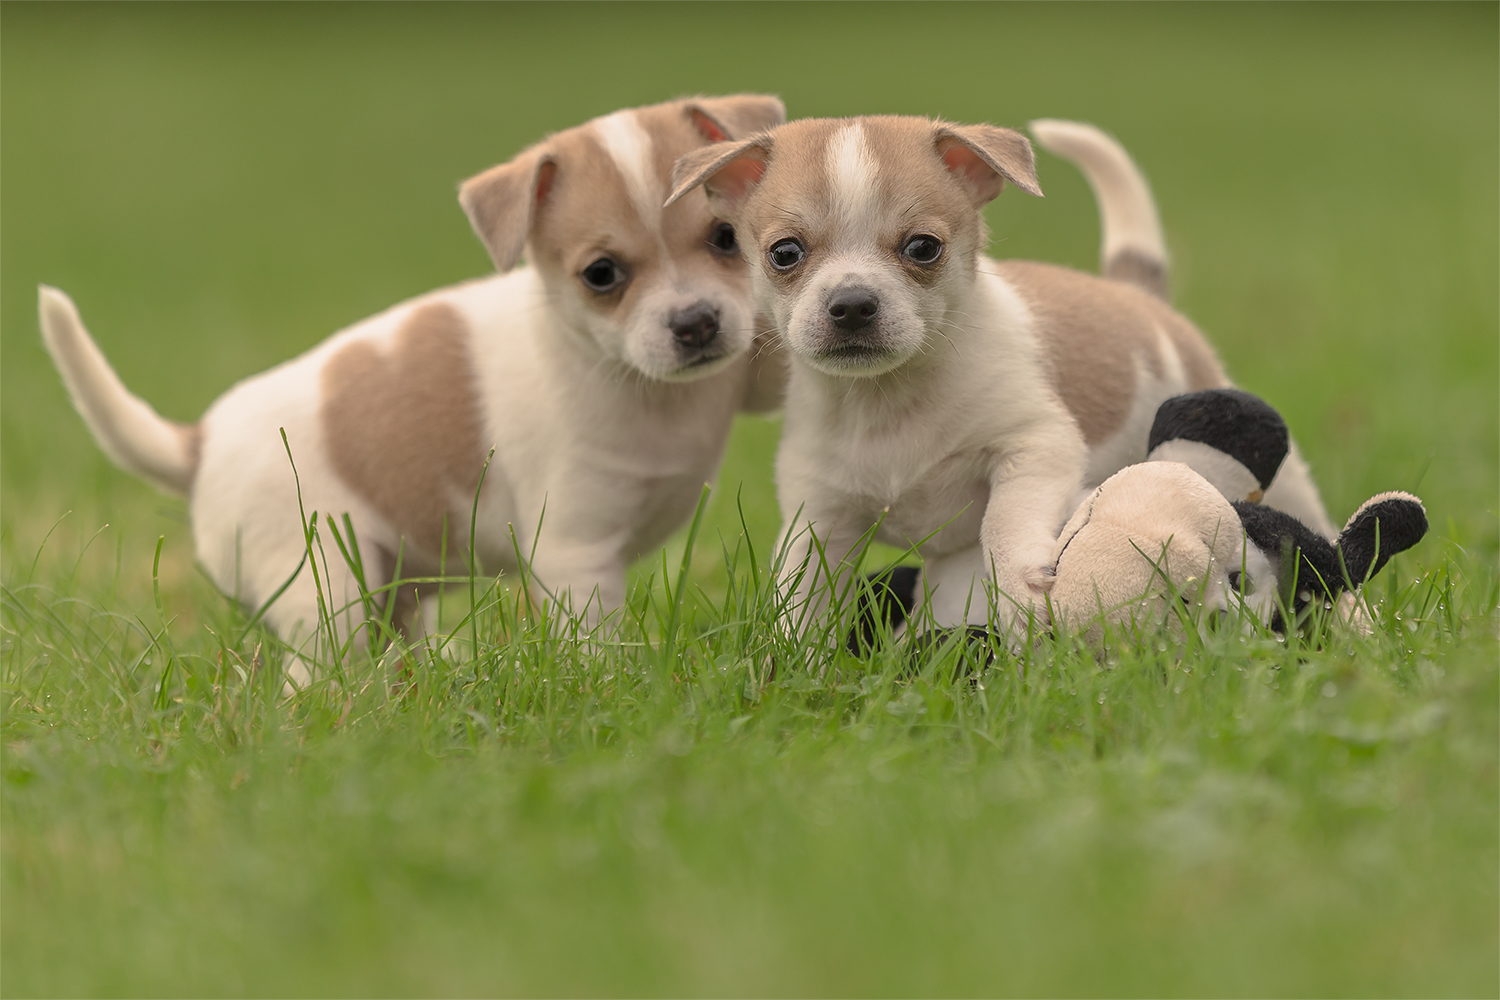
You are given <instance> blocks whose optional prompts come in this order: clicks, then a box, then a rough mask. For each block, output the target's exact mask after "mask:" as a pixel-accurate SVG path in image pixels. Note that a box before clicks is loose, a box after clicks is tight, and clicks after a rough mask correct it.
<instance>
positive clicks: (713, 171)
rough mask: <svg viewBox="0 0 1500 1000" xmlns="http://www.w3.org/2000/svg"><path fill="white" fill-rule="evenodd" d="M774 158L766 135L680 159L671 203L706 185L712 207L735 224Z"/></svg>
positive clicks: (673, 182)
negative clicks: (740, 208)
mask: <svg viewBox="0 0 1500 1000" xmlns="http://www.w3.org/2000/svg"><path fill="white" fill-rule="evenodd" d="M770 155H771V137H770V136H769V135H765V134H763V135H757V136H754V137H753V138H750V139H743V140H741V141H740V142H719V143H715V144H714V145H712V146H704V147H703V148H702V149H695V150H693V151H692V152H691V153H688V154H686V155H684V156H680V157H678V158H677V164H676V166H674V167H673V168H672V196H671V197H670V198H668V199H667V204H668V205H670V204H672V203H673V202H674V201H676V200H677V199H678V198H681V197H682V196H683V195H685V194H687V193H688V192H689V191H691V190H692V189H693V188H695V187H697V186H698V185H699V184H702V185H703V190H704V192H705V193H707V195H708V204H709V206H710V207H711V208H712V209H713V210H714V211H715V212H716V213H717V214H719V215H721V216H723V217H724V218H726V219H729V220H731V221H733V219H734V217H735V213H736V210H737V209H738V208H739V206H740V204H741V202H743V201H744V199H745V195H747V194H749V193H750V191H751V190H752V189H753V188H754V187H755V185H757V184H759V183H760V179H761V177H762V176H763V175H764V174H765V172H766V160H767V159H768V158H769V157H770ZM663 207H665V206H663Z"/></svg>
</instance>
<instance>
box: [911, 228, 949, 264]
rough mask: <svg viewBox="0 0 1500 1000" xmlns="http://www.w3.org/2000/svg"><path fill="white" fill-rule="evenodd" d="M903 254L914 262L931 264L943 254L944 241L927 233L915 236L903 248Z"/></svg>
mask: <svg viewBox="0 0 1500 1000" xmlns="http://www.w3.org/2000/svg"><path fill="white" fill-rule="evenodd" d="M901 255H902V256H903V257H905V258H906V259H907V260H909V261H911V262H912V263H914V264H931V263H932V262H933V261H935V260H937V259H938V258H939V257H941V256H942V255H943V241H942V240H940V239H938V238H937V237H936V236H928V235H927V234H926V233H923V234H921V235H919V236H913V237H912V238H911V239H909V240H907V241H906V246H904V247H902V248H901Z"/></svg>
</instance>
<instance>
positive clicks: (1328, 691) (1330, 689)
mask: <svg viewBox="0 0 1500 1000" xmlns="http://www.w3.org/2000/svg"><path fill="white" fill-rule="evenodd" d="M1318 693H1319V694H1321V695H1322V696H1323V697H1325V698H1332V697H1334V696H1335V695H1337V694H1338V693H1339V686H1338V685H1337V684H1335V683H1333V681H1328V682H1327V683H1325V684H1324V685H1323V686H1322V687H1321V688H1320V689H1319V691H1318Z"/></svg>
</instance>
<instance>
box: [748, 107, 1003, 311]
mask: <svg viewBox="0 0 1500 1000" xmlns="http://www.w3.org/2000/svg"><path fill="white" fill-rule="evenodd" d="M855 126H857V127H858V129H859V140H860V143H859V144H860V147H861V152H862V156H861V157H860V160H862V161H865V160H867V161H868V163H869V164H870V165H872V166H873V170H871V171H869V177H868V183H869V186H870V189H871V190H870V192H869V197H868V198H865V199H862V200H861V203H863V204H868V205H874V206H877V207H878V210H879V211H878V213H876V217H877V219H878V222H877V224H878V227H879V228H880V232H879V236H878V239H879V242H880V243H881V248H882V249H883V250H886V251H889V252H891V253H892V254H894V253H895V252H896V251H897V250H898V249H899V246H900V245H901V243H902V242H903V237H905V236H909V235H914V234H916V233H918V232H932V233H933V234H934V235H937V236H939V237H941V238H942V239H943V241H944V242H945V243H949V244H956V245H957V247H958V248H960V249H962V250H964V251H966V252H972V251H975V250H977V249H978V247H979V246H980V244H981V243H982V241H983V233H984V229H983V221H982V219H981V218H980V216H979V214H978V212H977V211H976V210H975V208H974V206H973V204H972V203H971V202H970V200H969V198H968V196H967V194H966V193H965V191H964V189H963V187H962V185H961V184H960V183H959V182H958V181H957V180H956V179H955V178H954V177H953V175H952V174H951V173H950V172H949V171H948V169H947V168H946V167H945V166H944V164H943V161H942V158H941V156H940V155H939V154H938V149H937V135H938V129H939V127H940V123H938V122H936V121H933V120H931V119H927V118H913V117H898V116H886V115H878V116H870V117H864V118H853V119H850V118H805V119H801V120H798V121H794V122H789V123H787V124H786V125H783V126H781V127H780V128H777V129H775V130H773V131H772V132H771V133H770V147H769V155H768V158H767V165H766V170H765V174H764V176H763V177H762V179H761V181H760V183H759V184H758V185H757V186H756V187H755V189H754V190H753V191H752V192H750V194H748V195H747V196H746V198H745V200H744V203H743V205H742V206H741V207H740V209H739V211H738V216H739V218H737V219H736V220H735V221H736V224H737V225H738V226H739V228H740V229H741V243H742V244H743V245H746V246H747V247H749V246H751V245H752V244H753V246H754V252H756V253H762V252H764V251H765V249H766V248H767V247H768V246H769V245H770V244H771V243H772V242H774V241H775V240H778V239H781V238H783V237H787V236H795V237H797V238H799V239H801V240H802V241H803V242H804V244H805V245H806V246H807V248H808V252H809V254H810V255H813V256H814V257H815V256H816V254H817V253H818V252H819V250H820V249H821V247H820V244H822V243H823V242H825V241H827V240H833V239H837V238H838V237H839V236H840V234H841V233H842V232H843V231H844V230H845V229H846V228H847V227H848V226H849V225H850V224H854V228H855V229H858V230H865V229H866V228H867V227H865V226H864V225H863V223H865V222H866V221H868V220H860V219H852V220H846V219H840V218H839V217H838V215H837V212H836V208H837V206H839V205H841V204H845V203H847V202H849V199H848V198H847V197H841V185H843V184H844V183H845V182H846V181H847V180H848V178H845V177H841V176H837V175H836V174H837V168H838V166H839V164H840V163H842V162H844V161H846V160H848V159H849V157H841V156H839V155H837V154H838V152H839V144H840V143H841V142H844V141H846V140H849V139H850V132H849V130H850V129H851V128H852V127H855ZM862 182H863V181H862ZM799 273H800V272H799ZM932 273H935V271H932V272H929V273H925V274H924V275H923V278H924V280H927V279H930V278H931V274H932ZM771 276H772V278H773V279H776V280H778V281H782V282H785V281H789V280H793V279H792V278H788V277H786V276H784V275H782V274H780V273H773V274H772V275H771Z"/></svg>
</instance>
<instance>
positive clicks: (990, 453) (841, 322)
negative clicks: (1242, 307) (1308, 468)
mask: <svg viewBox="0 0 1500 1000" xmlns="http://www.w3.org/2000/svg"><path fill="white" fill-rule="evenodd" d="M1094 134H1095V135H1096V136H1097V137H1098V138H1099V139H1101V140H1103V142H1105V143H1107V144H1109V145H1110V146H1112V147H1113V149H1114V150H1115V151H1116V154H1117V155H1114V156H1113V160H1112V161H1111V165H1112V166H1113V167H1114V168H1116V169H1117V170H1120V171H1124V173H1125V174H1126V175H1128V176H1130V177H1134V178H1135V179H1136V180H1137V181H1138V184H1137V185H1136V186H1135V188H1130V187H1129V185H1126V186H1125V188H1124V189H1123V193H1120V191H1117V187H1118V186H1112V185H1109V184H1106V185H1104V186H1103V187H1102V188H1100V185H1098V184H1096V188H1100V193H1101V195H1102V196H1104V199H1105V201H1106V204H1105V206H1104V207H1105V217H1106V220H1109V219H1111V218H1112V217H1115V218H1118V217H1121V215H1122V212H1123V214H1124V215H1125V216H1127V217H1129V216H1130V212H1129V211H1126V210H1127V209H1131V208H1133V209H1135V210H1136V213H1135V215H1136V216H1137V217H1139V216H1140V214H1141V212H1140V210H1141V206H1140V205H1134V206H1130V205H1111V204H1109V198H1110V197H1114V196H1116V195H1117V194H1118V197H1119V198H1126V199H1127V200H1128V198H1130V197H1134V198H1136V199H1137V200H1138V199H1139V198H1142V197H1144V198H1145V199H1146V205H1145V207H1144V212H1145V215H1146V217H1149V220H1150V221H1151V223H1152V224H1153V225H1154V222H1155V209H1154V206H1152V205H1151V204H1150V202H1149V194H1146V193H1145V192H1146V190H1147V189H1146V187H1145V184H1144V181H1142V180H1140V179H1139V175H1138V173H1136V172H1135V168H1134V166H1133V165H1132V164H1130V162H1129V159H1128V158H1127V157H1125V155H1124V153H1123V151H1120V150H1119V149H1118V147H1117V146H1113V144H1112V143H1110V142H1109V140H1107V139H1105V138H1104V137H1103V136H1102V135H1100V134H1098V133H1097V132H1095V133H1094ZM1106 159H1109V157H1106ZM1086 169H1087V167H1086ZM1092 176H1093V175H1092V174H1091V177H1092ZM675 178H676V186H675V190H674V193H673V197H674V198H677V197H682V196H684V195H685V194H686V193H687V192H689V191H691V190H692V189H693V188H695V187H696V186H698V185H700V184H701V185H703V186H704V188H705V189H706V191H707V192H708V198H709V204H710V206H712V208H713V210H714V211H715V212H716V213H717V214H718V215H719V216H720V217H722V218H725V219H727V220H729V221H730V222H732V223H734V225H735V228H736V232H737V233H738V234H739V239H740V243H741V246H742V247H743V248H744V251H745V253H746V255H747V256H748V257H749V258H750V260H751V263H752V267H753V268H754V270H753V283H754V288H755V293H756V298H757V301H758V303H759V305H760V307H761V309H762V311H763V312H765V313H766V314H767V315H768V316H770V317H771V318H772V319H773V321H774V323H775V325H776V327H777V329H778V330H779V331H780V332H781V335H782V338H783V341H784V343H785V344H786V346H787V347H788V348H790V354H791V358H792V360H793V366H792V374H791V382H790V385H789V387H788V395H787V403H786V420H785V427H784V431H783V437H782V444H781V451H780V454H779V456H778V459H777V474H778V479H779V491H780V502H781V508H782V514H783V518H784V523H785V535H784V539H785V542H786V545H787V554H788V558H787V560H786V564H785V569H784V572H786V573H787V574H790V575H792V576H793V577H795V578H796V579H797V581H798V586H799V588H800V591H801V593H803V594H804V595H806V594H807V593H808V592H809V590H810V589H811V588H812V586H813V584H814V581H813V579H812V577H813V573H812V572H808V573H803V566H804V565H805V560H806V558H807V556H808V554H809V552H810V551H812V549H811V547H812V545H813V536H814V535H816V541H817V544H818V545H819V546H820V547H821V548H822V550H823V552H824V553H825V554H826V557H827V561H828V565H829V566H830V567H837V573H839V574H843V573H847V572H848V570H849V567H848V566H847V565H846V564H844V562H843V561H844V560H845V557H846V556H847V555H848V554H849V553H850V552H851V550H852V548H853V546H854V545H855V544H856V543H857V541H858V539H859V538H860V537H861V535H863V534H864V533H865V532H867V531H868V530H869V529H870V528H871V527H872V526H874V525H876V524H877V523H878V524H879V526H880V527H879V531H878V533H877V536H876V537H877V538H878V539H879V540H881V541H884V542H888V543H890V544H894V545H898V546H902V547H907V546H918V545H919V546H920V549H921V552H922V557H923V581H922V584H921V586H923V587H925V589H926V590H927V591H929V592H930V593H931V595H932V611H933V615H934V618H935V619H936V621H937V623H938V624H941V625H956V624H959V623H961V622H964V621H969V622H972V623H975V624H981V623H984V622H986V621H987V619H988V616H989V603H990V602H989V600H988V599H987V596H986V595H985V594H984V593H983V591H982V590H980V589H979V588H977V587H976V586H975V584H976V581H978V580H980V579H984V578H989V577H991V574H993V576H992V579H993V585H994V587H995V588H996V589H997V590H998V591H999V596H998V598H997V606H998V607H999V608H1000V609H1001V610H1002V614H1003V615H1004V616H1005V617H1006V618H1007V619H1009V621H1008V622H1005V623H1001V624H1015V623H1018V622H1019V621H1020V619H1021V617H1022V616H1021V614H1019V613H1018V612H1020V611H1024V610H1025V609H1028V608H1032V607H1034V606H1036V604H1037V603H1038V601H1039V599H1040V598H1041V596H1042V595H1043V594H1044V593H1045V592H1046V591H1047V589H1048V588H1049V587H1050V585H1051V580H1052V575H1051V573H1052V570H1051V566H1050V557H1051V550H1052V548H1053V545H1054V541H1055V539H1056V537H1057V533H1058V530H1059V529H1060V528H1061V526H1062V524H1063V521H1064V520H1065V519H1066V517H1067V515H1068V513H1069V512H1070V511H1072V510H1073V508H1074V506H1075V505H1076V503H1077V502H1078V500H1079V499H1081V496H1082V495H1083V493H1084V492H1085V491H1087V490H1090V489H1092V488H1093V487H1095V486H1097V485H1098V484H1099V483H1100V482H1102V481H1103V480H1104V479H1105V478H1107V477H1108V476H1109V475H1110V474H1112V473H1114V472H1115V471H1117V470H1119V469H1120V468H1123V467H1124V466H1126V465H1129V464H1131V463H1133V462H1137V461H1141V460H1143V459H1144V458H1145V457H1146V445H1147V437H1148V433H1149V428H1150V423H1151V419H1152V415H1153V414H1154V413H1155V412H1156V408H1157V406H1158V405H1159V404H1160V403H1161V402H1162V401H1163V400H1164V399H1166V398H1167V397H1169V396H1173V395H1176V394H1178V393H1183V392H1190V391H1193V390H1196V389H1204V388H1211V387H1215V386H1222V385H1226V384H1227V380H1226V379H1225V376H1224V373H1223V371H1222V369H1221V368H1220V366H1219V363H1218V361H1217V360H1216V359H1215V357H1214V355H1213V352H1212V351H1211V350H1210V349H1209V347H1208V346H1207V344H1205V343H1204V341H1203V339H1202V337H1201V336H1200V335H1199V334H1198V332H1197V330H1195V329H1194V328H1193V326H1192V324H1190V323H1189V322H1188V321H1187V320H1185V319H1183V318H1182V317H1181V316H1179V315H1178V314H1177V313H1175V312H1173V311H1172V310H1171V309H1170V308H1169V307H1168V306H1167V305H1165V304H1164V303H1163V302H1162V301H1161V300H1160V299H1159V298H1158V297H1157V296H1156V295H1154V294H1152V293H1151V292H1150V291H1146V290H1143V289H1142V288H1141V287H1137V286H1136V285H1133V284H1131V283H1128V282H1127V281H1121V280H1109V279H1105V278H1097V277H1093V276H1091V275H1086V274H1082V273H1079V272H1076V271H1072V270H1068V269H1066V268H1061V267H1055V266H1052V265H1047V264H1038V263H1029V262H1021V261H1012V262H997V261H994V260H991V259H989V258H987V257H985V256H984V254H983V251H984V247H985V243H986V233H985V227H984V222H983V218H982V216H981V209H982V208H983V206H984V205H985V204H986V203H987V202H989V201H990V200H991V199H993V198H995V197H996V196H997V195H998V194H999V193H1000V191H1001V188H1002V187H1003V186H1004V184H1005V183H1006V182H1009V183H1011V184H1013V185H1015V186H1016V187H1018V188H1020V189H1021V190H1023V191H1026V192H1028V193H1029V194H1033V195H1040V194H1041V189H1040V188H1039V187H1038V185H1037V179H1036V173H1035V167H1034V163H1033V157H1032V152H1031V145H1030V143H1029V142H1028V141H1027V140H1026V138H1025V137H1024V136H1022V135H1020V134H1019V133H1016V132H1013V131H1010V130H1008V129H1003V128H996V127H993V126H989V125H953V124H949V123H947V122H942V121H934V120H930V119H924V118H901V117H870V118H853V119H805V120H801V121H796V122H791V123H789V124H787V125H783V126H781V127H779V128H776V129H773V130H770V131H768V132H766V133H764V134H762V135H759V136H752V137H748V138H746V139H744V140H741V141H738V142H730V143H721V144H719V145H717V146H712V147H708V148H705V149H701V150H697V151H695V152H693V153H690V154H688V155H687V156H685V157H684V158H683V159H682V160H681V161H679V163H678V166H677V171H676V174H675ZM1132 191H1133V192H1134V194H1131V192H1132ZM669 204H670V202H669ZM1107 228H1108V227H1107ZM1118 235H1119V234H1117V233H1116V234H1112V233H1110V232H1108V231H1107V232H1106V245H1109V243H1110V240H1111V238H1112V237H1118ZM1155 239H1156V242H1155V243H1154V244H1153V243H1151V241H1150V240H1149V239H1148V240H1147V241H1146V243H1145V245H1141V246H1135V247H1129V249H1132V250H1133V251H1135V254H1134V256H1130V255H1125V256H1121V255H1119V254H1116V255H1115V256H1117V257H1119V258H1120V265H1121V268H1120V269H1121V272H1122V274H1123V275H1124V276H1128V277H1134V278H1136V279H1137V280H1138V281H1139V282H1140V283H1141V284H1143V285H1146V286H1147V287H1151V286H1153V285H1154V286H1156V287H1158V288H1159V287H1161V279H1162V278H1163V277H1164V274H1165V259H1164V255H1163V254H1162V251H1161V246H1160V242H1159V232H1158V233H1157V235H1156V237H1155ZM1116 242H1118V239H1116ZM1153 258H1154V259H1153ZM1132 264H1133V265H1135V266H1133V267H1132V266H1130V265H1132ZM1154 265H1159V266H1154ZM1303 471H1304V472H1305V467H1303ZM1306 486H1307V488H1308V489H1311V484H1310V482H1309V483H1307V484H1306ZM1312 496H1313V503H1314V505H1315V506H1317V507H1318V509H1319V512H1321V505H1320V504H1318V503H1317V501H1316V493H1315V491H1314V492H1313V494H1312ZM1323 520H1324V521H1325V522H1326V520H1327V518H1326V516H1324V518H1323Z"/></svg>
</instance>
